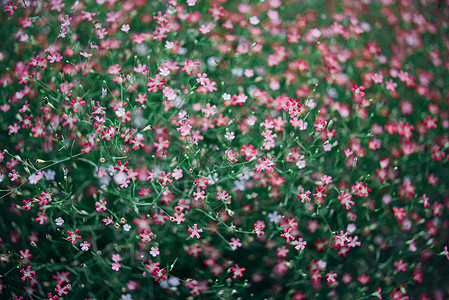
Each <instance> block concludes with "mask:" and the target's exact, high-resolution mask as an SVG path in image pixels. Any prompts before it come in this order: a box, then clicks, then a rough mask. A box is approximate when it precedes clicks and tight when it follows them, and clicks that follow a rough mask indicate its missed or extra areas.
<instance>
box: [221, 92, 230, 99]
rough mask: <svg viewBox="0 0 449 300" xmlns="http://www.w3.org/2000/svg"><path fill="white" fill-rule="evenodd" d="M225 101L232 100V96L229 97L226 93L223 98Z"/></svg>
mask: <svg viewBox="0 0 449 300" xmlns="http://www.w3.org/2000/svg"><path fill="white" fill-rule="evenodd" d="M221 97H222V98H223V100H225V101H228V100H229V99H231V95H229V94H228V93H224V94H223V95H222V96H221Z"/></svg>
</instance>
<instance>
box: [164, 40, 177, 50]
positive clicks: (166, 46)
mask: <svg viewBox="0 0 449 300" xmlns="http://www.w3.org/2000/svg"><path fill="white" fill-rule="evenodd" d="M174 46H175V43H173V42H169V41H166V42H165V48H167V49H171V48H173V47H174Z"/></svg>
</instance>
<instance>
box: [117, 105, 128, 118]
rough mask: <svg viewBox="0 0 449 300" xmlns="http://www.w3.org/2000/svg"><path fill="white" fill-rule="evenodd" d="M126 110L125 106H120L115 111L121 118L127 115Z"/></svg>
mask: <svg viewBox="0 0 449 300" xmlns="http://www.w3.org/2000/svg"><path fill="white" fill-rule="evenodd" d="M125 113H126V110H125V109H124V108H123V107H119V108H118V109H117V111H116V112H115V114H116V115H117V117H118V118H121V117H123V116H124V115H125Z"/></svg>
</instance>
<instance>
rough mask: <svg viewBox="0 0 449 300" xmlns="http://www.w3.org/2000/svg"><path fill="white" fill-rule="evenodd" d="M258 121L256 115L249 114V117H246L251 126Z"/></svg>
mask: <svg viewBox="0 0 449 300" xmlns="http://www.w3.org/2000/svg"><path fill="white" fill-rule="evenodd" d="M256 121H257V117H256V116H249V117H248V119H246V123H247V124H248V125H249V126H254V124H256Z"/></svg>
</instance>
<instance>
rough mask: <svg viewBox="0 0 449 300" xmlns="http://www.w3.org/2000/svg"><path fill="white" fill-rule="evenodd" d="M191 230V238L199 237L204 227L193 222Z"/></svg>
mask: <svg viewBox="0 0 449 300" xmlns="http://www.w3.org/2000/svg"><path fill="white" fill-rule="evenodd" d="M189 232H191V233H192V234H191V235H190V237H191V238H193V237H196V238H197V239H199V238H200V233H201V232H203V229H198V224H193V228H192V227H189Z"/></svg>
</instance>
